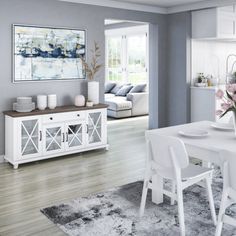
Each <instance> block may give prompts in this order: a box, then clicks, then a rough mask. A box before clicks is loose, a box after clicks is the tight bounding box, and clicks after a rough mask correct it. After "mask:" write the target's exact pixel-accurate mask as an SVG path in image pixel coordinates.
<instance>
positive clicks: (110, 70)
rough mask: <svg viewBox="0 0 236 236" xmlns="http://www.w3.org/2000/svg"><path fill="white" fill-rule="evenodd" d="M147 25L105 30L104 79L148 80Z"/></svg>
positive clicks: (135, 81)
mask: <svg viewBox="0 0 236 236" xmlns="http://www.w3.org/2000/svg"><path fill="white" fill-rule="evenodd" d="M147 35H148V34H147V27H143V26H141V27H140V26H139V27H132V28H124V29H118V30H108V31H106V80H107V81H116V82H122V83H132V84H139V83H147V82H148V70H147V68H148V43H147V42H148V37H147Z"/></svg>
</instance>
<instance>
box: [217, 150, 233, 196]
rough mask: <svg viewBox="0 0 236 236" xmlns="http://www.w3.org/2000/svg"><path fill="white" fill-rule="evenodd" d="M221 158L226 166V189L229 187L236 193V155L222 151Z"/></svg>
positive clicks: (224, 177) (224, 171)
mask: <svg viewBox="0 0 236 236" xmlns="http://www.w3.org/2000/svg"><path fill="white" fill-rule="evenodd" d="M220 156H221V160H222V163H223V165H224V168H223V179H224V187H226V188H227V187H229V188H232V189H233V190H234V191H236V153H233V152H229V151H221V153H220Z"/></svg>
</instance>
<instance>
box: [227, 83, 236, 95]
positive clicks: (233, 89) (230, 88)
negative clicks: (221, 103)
mask: <svg viewBox="0 0 236 236" xmlns="http://www.w3.org/2000/svg"><path fill="white" fill-rule="evenodd" d="M226 89H227V91H228V92H229V93H234V92H236V84H228V85H227V86H226Z"/></svg>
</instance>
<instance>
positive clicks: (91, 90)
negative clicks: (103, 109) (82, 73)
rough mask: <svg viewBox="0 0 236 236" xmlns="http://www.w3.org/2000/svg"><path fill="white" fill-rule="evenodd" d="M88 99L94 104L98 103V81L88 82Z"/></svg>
mask: <svg viewBox="0 0 236 236" xmlns="http://www.w3.org/2000/svg"><path fill="white" fill-rule="evenodd" d="M88 101H90V102H93V104H94V105H96V104H98V103H99V82H97V81H89V82H88Z"/></svg>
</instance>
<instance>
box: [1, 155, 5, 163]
mask: <svg viewBox="0 0 236 236" xmlns="http://www.w3.org/2000/svg"><path fill="white" fill-rule="evenodd" d="M3 162H4V155H0V163H3Z"/></svg>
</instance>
